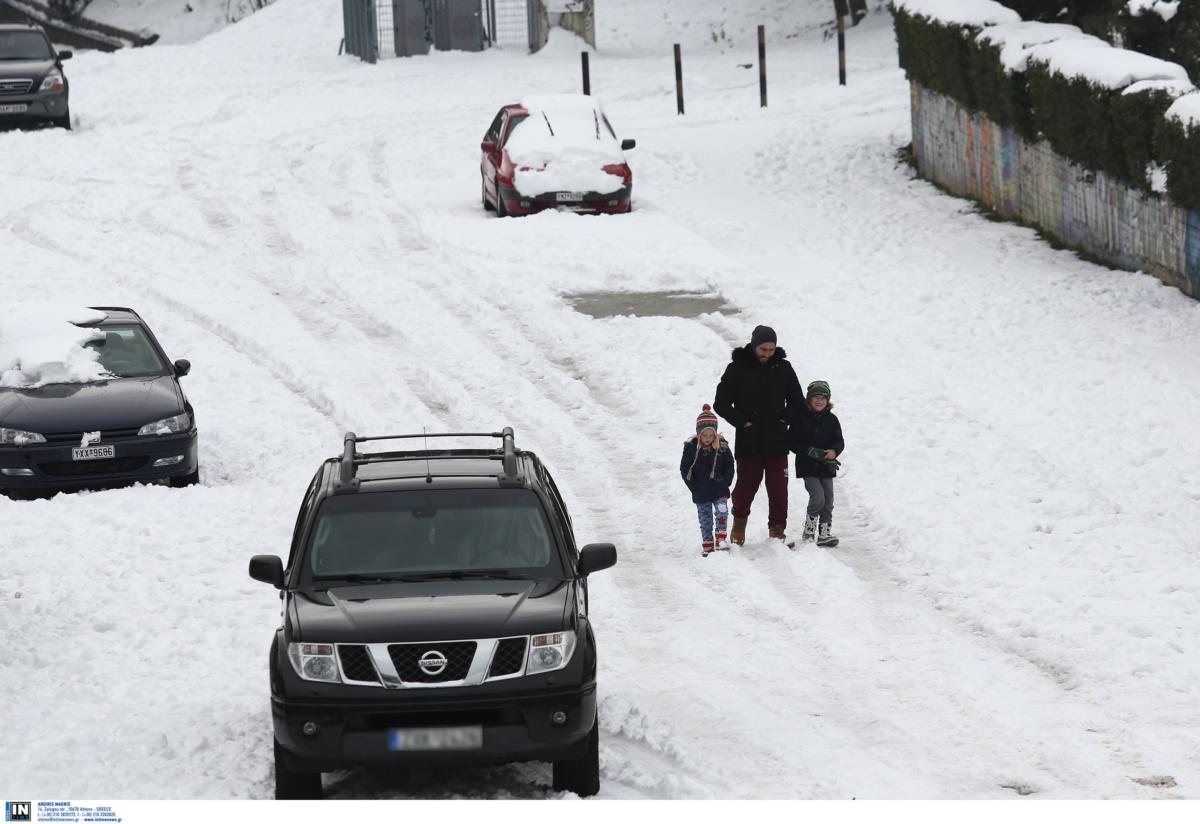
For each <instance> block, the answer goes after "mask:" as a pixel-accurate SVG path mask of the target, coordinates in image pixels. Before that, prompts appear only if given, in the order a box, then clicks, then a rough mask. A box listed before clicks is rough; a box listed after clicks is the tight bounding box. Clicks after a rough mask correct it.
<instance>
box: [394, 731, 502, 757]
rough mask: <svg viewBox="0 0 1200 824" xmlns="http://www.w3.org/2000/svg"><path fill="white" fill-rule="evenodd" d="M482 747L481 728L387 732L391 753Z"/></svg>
mask: <svg viewBox="0 0 1200 824" xmlns="http://www.w3.org/2000/svg"><path fill="white" fill-rule="evenodd" d="M482 746H483V727H480V726H474V727H424V728H408V729H402V730H388V748H389V749H391V750H393V751H397V752H399V751H404V752H414V751H420V750H477V749H479V748H481V747H482Z"/></svg>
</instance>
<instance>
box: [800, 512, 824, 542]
mask: <svg viewBox="0 0 1200 824" xmlns="http://www.w3.org/2000/svg"><path fill="white" fill-rule="evenodd" d="M819 517H820V516H819V515H814V516H812V517H811V518H809V517H806V518H805V519H804V534H803V535H801V536H800V537H801V540H804V541H811V540H813V539H814V538H816V537H817V519H818V518H819Z"/></svg>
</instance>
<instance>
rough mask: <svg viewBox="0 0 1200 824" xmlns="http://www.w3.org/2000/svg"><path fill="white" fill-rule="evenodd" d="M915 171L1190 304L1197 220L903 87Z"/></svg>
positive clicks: (1199, 274) (1198, 289) (1196, 282)
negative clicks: (1154, 280) (1173, 290)
mask: <svg viewBox="0 0 1200 824" xmlns="http://www.w3.org/2000/svg"><path fill="white" fill-rule="evenodd" d="M912 126H913V154H914V155H915V157H916V161H917V169H918V171H919V172H920V173H921V175H922V176H923V177H926V178H928V179H930V180H932V181H934V182H935V183H937V184H939V185H941V186H942V187H944V188H946V189H948V190H949V191H951V192H954V193H955V194H957V195H960V196H962V197H971V198H974V199H975V200H978V201H980V202H982V203H983V204H984V205H985V206H987V207H988V208H990V209H992V210H994V211H996V212H997V213H999V214H1001V215H1003V216H1005V217H1009V218H1015V219H1017V220H1020V221H1022V222H1024V223H1026V224H1029V225H1030V226H1035V227H1037V228H1039V229H1042V230H1044V231H1045V232H1047V233H1048V234H1050V235H1053V236H1054V237H1056V238H1057V239H1058V240H1059V241H1061V242H1062V243H1065V244H1067V245H1068V246H1072V247H1075V248H1079V249H1082V250H1084V251H1086V252H1088V253H1089V254H1091V255H1094V256H1096V257H1097V258H1099V259H1101V260H1104V261H1106V262H1108V263H1110V264H1112V265H1113V266H1117V267H1120V268H1122V269H1131V270H1140V271H1144V272H1149V273H1151V274H1153V275H1155V276H1156V277H1158V279H1159V280H1161V281H1163V282H1164V283H1167V284H1169V285H1171V286H1177V287H1179V288H1180V289H1181V290H1183V291H1184V292H1185V293H1187V294H1188V295H1191V296H1192V297H1194V298H1200V212H1194V211H1188V210H1187V209H1182V208H1179V207H1177V206H1175V205H1173V204H1172V203H1171V202H1170V201H1169V200H1168V199H1167V198H1166V197H1165V196H1156V195H1150V194H1145V193H1143V192H1140V191H1138V190H1136V189H1132V188H1129V187H1126V186H1125V185H1124V184H1123V183H1121V182H1120V181H1118V180H1115V179H1113V178H1112V177H1110V176H1108V175H1105V174H1104V173H1102V172H1092V171H1090V170H1088V169H1084V168H1082V167H1081V166H1078V165H1076V164H1074V163H1072V162H1071V161H1069V160H1067V159H1066V158H1064V157H1062V156H1061V155H1059V154H1056V153H1055V152H1054V150H1053V149H1051V148H1050V145H1049V144H1048V143H1046V142H1045V141H1039V142H1037V143H1029V142H1027V141H1026V140H1024V139H1022V138H1021V137H1020V136H1019V135H1018V134H1017V133H1016V132H1015V131H1014V130H1013V129H1006V128H1003V127H1001V126H998V125H996V124H995V123H993V122H992V121H990V120H988V118H986V117H984V116H983V115H981V114H978V113H976V112H972V111H970V110H969V109H964V108H963V107H962V106H960V105H959V104H958V103H956V102H955V101H954V100H952V99H951V98H949V97H945V96H944V95H940V94H938V93H936V92H932V91H930V90H929V89H926V88H925V87H923V86H921V85H920V84H918V83H913V84H912Z"/></svg>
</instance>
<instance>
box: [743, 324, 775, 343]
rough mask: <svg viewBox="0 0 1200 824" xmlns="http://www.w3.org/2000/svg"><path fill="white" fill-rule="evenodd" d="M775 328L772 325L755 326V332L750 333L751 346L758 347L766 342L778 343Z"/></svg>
mask: <svg viewBox="0 0 1200 824" xmlns="http://www.w3.org/2000/svg"><path fill="white" fill-rule="evenodd" d="M777 340H778V339H777V338H776V337H775V330H774V329H772V328H771V327H770V326H755V327H754V333H753V334H752V335H750V348H751V349H757V348H758V347H759V346H760V345H762V344H764V343H776V342H777Z"/></svg>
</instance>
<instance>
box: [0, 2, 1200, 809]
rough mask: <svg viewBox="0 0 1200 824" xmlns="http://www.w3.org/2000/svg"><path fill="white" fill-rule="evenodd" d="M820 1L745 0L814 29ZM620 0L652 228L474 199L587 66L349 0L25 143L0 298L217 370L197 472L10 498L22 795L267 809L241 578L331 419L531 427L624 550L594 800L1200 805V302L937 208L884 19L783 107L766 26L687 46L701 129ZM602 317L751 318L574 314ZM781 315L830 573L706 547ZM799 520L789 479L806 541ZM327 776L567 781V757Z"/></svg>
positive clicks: (335, 437) (796, 67)
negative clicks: (711, 455)
mask: <svg viewBox="0 0 1200 824" xmlns="http://www.w3.org/2000/svg"><path fill="white" fill-rule="evenodd" d="M696 2H697V3H698V4H700V0H696ZM675 5H676V6H677V5H678V4H675ZM703 5H704V6H705V8H708V7H709V6H712V7H713V8H716V7H717V6H719V5H721V4H719V3H717V2H716V0H711V2H710V0H704V3H703ZM802 5H803V8H801V10H799V11H797V10H795V9H793V10H792V11H791V12H788V13H787V14H785V12H784V11H783V10H784V9H785V8H786V7H788V4H787V3H785V2H784V0H769V1H768V0H764V2H761V3H758V4H756V5H755V6H754V8H755V9H757V8H758V7H759V6H761V7H762V8H763V9H764V10H766V11H765V12H764V13H770V14H773V15H775V17H774V18H772V19H780V20H782V19H784V18H785V17H787V19H789V20H792V22H793V23H794V18H795V17H805V16H806V15H807V17H808V18H811V19H812V20H814V21H820V20H822V15H821V13H817V12H815V11H814V12H810V11H809V10H808V7H807V5H806V4H802ZM812 5H813V7H814V8H815V7H816V6H818V5H819V6H820V7H821V9H822V10H823V9H824V6H825V5H826V4H825V3H824V2H821V3H819V4H817V3H813V4H812ZM614 6H616V7H617V8H618V10H620V11H621V14H620V15H617V17H619V18H620V19H621V20H622V21H624V23H625V24H626V25H628V26H629V28H630V29H631V30H633V29H636V30H639V31H642V32H643V35H642V37H643V40H641V41H639V40H637V39H636V38H632V39H630V37H628V36H622V37H618V36H616V35H615V34H613V35H610V41H609V42H613V43H615V44H616V46H614V47H613V48H612V49H611V50H608V51H605V50H602V51H601V52H600V53H599V54H597V55H593V57H592V75H593V81H592V82H593V90H594V91H595V92H596V93H597V94H598V95H599V96H601V97H602V99H603V100H604V101H605V103H606V105H607V108H608V112H609V115H610V118H611V119H612V121H613V123H614V125H615V126H616V127H617V129H618V131H619V132H620V136H621V137H634V138H636V139H637V140H638V145H639V148H638V149H637V150H635V151H634V152H633V153H632V154H631V164H632V165H633V166H634V171H635V206H636V211H635V212H634V213H633V214H632V215H628V216H617V217H595V218H585V217H578V216H574V215H569V214H543V215H539V216H536V217H533V218H528V219H521V220H497V219H495V218H492V217H490V216H489V215H485V213H484V212H483V210H482V209H481V208H480V205H479V194H478V185H479V180H478V173H477V163H478V140H479V137H480V135H481V134H482V132H483V130H484V128H485V127H486V125H487V122H488V121H489V119H490V117H491V116H492V115H493V114H494V112H495V110H496V109H497V108H498V107H499V106H500V105H502V104H505V103H509V102H512V100H513V99H515V98H516V97H518V96H519V95H520V94H522V93H523V92H525V91H526V90H530V91H551V92H555V91H573V90H574V84H575V83H576V80H577V65H578V48H577V47H576V45H575V44H574V43H573V42H571V41H570V40H568V39H565V38H556V39H555V41H554V42H552V43H551V45H550V47H549V48H548V49H547V50H546V51H544V52H543V53H541V54H539V55H537V56H534V57H525V56H517V55H513V54H501V53H488V54H483V55H466V54H435V55H433V56H431V57H429V58H422V59H417V60H398V61H396V60H393V61H386V62H383V63H380V64H378V65H376V66H367V65H365V64H359V63H357V62H354V61H351V60H348V59H341V58H337V57H336V56H334V55H332V51H333V50H334V48H335V47H336V39H337V37H336V34H335V33H336V32H337V31H338V30H339V29H340V16H339V15H338V14H336V9H333V8H332V7H330V6H329V4H327V3H321V2H317V0H279V2H278V3H277V4H276V5H275V6H273V7H271V8H269V9H268V10H266V11H264V12H261V13H259V14H257V15H255V16H254V17H252V18H250V19H248V20H246V21H244V22H243V23H241V24H239V25H237V26H234V27H231V28H230V29H227V30H225V31H223V32H221V33H219V34H217V35H214V36H212V37H210V38H208V39H206V40H204V41H201V42H200V43H198V44H196V45H193V46H186V47H156V48H153V49H146V50H141V51H137V52H129V53H124V54H116V55H87V56H83V57H81V58H80V59H78V60H77V61H75V62H74V63H73V64H71V66H70V69H71V72H72V74H71V77H72V83H73V86H72V97H73V101H72V109H73V111H74V113H75V115H76V118H77V120H78V126H77V128H76V131H75V132H73V133H71V134H63V133H45V132H43V133H28V134H26V133H0V157H3V158H4V161H3V167H4V170H3V171H2V172H0V192H2V193H3V194H2V197H0V278H2V281H0V286H2V292H0V294H2V295H4V296H5V297H8V296H11V295H38V296H39V297H44V298H47V299H53V300H60V301H63V300H65V301H72V302H74V303H78V304H89V305H103V304H107V305H114V304H115V305H131V306H135V307H137V308H138V309H139V310H140V311H141V312H142V313H143V314H144V315H145V316H146V317H147V318H148V319H149V321H150V323H151V324H152V325H153V326H154V328H155V329H156V330H157V332H158V335H159V338H160V339H161V340H162V341H163V343H164V346H165V347H166V348H167V350H168V354H169V355H171V356H172V357H187V358H189V359H191V361H192V362H193V364H194V369H193V372H192V374H191V375H190V376H189V377H188V378H187V379H186V387H187V389H188V392H189V396H190V398H191V400H192V402H193V404H194V405H195V407H196V409H197V414H198V421H199V426H200V430H201V459H202V462H203V467H204V471H205V480H204V485H203V486H202V487H198V488H192V489H187V490H167V489H163V488H137V489H124V490H114V491H109V492H103V493H94V494H83V495H70V496H59V497H57V498H54V499H52V500H49V501H34V502H20V503H17V502H10V501H7V500H2V499H0V525H2V529H3V532H2V535H3V538H2V543H0V553H2V560H3V563H2V564H0V637H3V638H5V639H6V641H7V647H8V650H7V654H6V655H5V656H3V658H2V660H0V695H3V701H2V702H0V705H2V706H3V722H4V724H5V728H6V731H7V733H8V734H9V735H10V736H16V737H18V738H19V739H20V740H24V741H26V742H28V743H27V746H26V747H25V749H24V750H23V751H22V752H21V753H19V754H18V753H16V752H15V751H13V750H12V749H6V750H5V754H4V755H3V756H0V774H3V775H5V776H6V779H7V781H8V782H11V783H10V787H11V789H12V790H13V792H10V793H9V795H10V796H13V795H14V793H15V794H16V795H25V796H31V797H58V796H71V797H79V798H105V797H112V798H155V797H164V798H196V797H209V798H220V797H267V796H269V794H270V791H271V782H270V770H271V766H270V764H271V749H270V717H269V708H268V698H267V697H268V690H267V682H266V671H265V669H266V668H265V664H266V652H267V645H268V643H269V640H270V635H271V631H272V629H273V627H274V626H275V625H276V622H277V618H278V606H277V604H278V602H277V600H276V599H275V598H274V597H273V594H272V592H271V590H270V589H269V588H268V587H266V586H264V585H261V584H257V583H255V582H253V581H251V580H250V579H249V578H248V577H247V576H246V562H247V560H248V559H249V557H250V556H251V555H253V554H256V553H260V552H268V553H277V554H286V547H287V542H288V539H289V536H290V531H291V526H292V523H291V522H292V519H293V517H294V515H295V511H296V508H297V506H298V505H299V500H300V497H301V495H302V493H303V490H304V487H305V485H306V484H307V482H308V479H309V478H310V477H311V474H312V472H313V471H314V470H315V468H316V465H317V464H318V463H319V461H320V460H321V459H323V458H325V457H327V456H328V455H330V454H332V453H334V452H335V451H337V449H338V445H339V443H340V437H341V433H342V432H343V431H345V430H347V429H353V430H355V431H358V432H360V433H373V432H380V431H385V430H386V431H394V430H399V429H411V430H417V429H420V428H421V427H427V428H429V429H430V430H431V431H432V430H452V429H455V428H459V427H478V426H485V427H491V426H500V425H505V424H507V425H511V426H513V427H514V428H515V429H516V432H517V439H518V443H519V445H521V446H524V447H526V448H530V449H532V450H534V451H536V452H537V453H538V454H539V455H540V456H541V457H542V458H543V460H545V461H546V462H547V464H548V465H549V467H550V468H551V470H552V471H553V472H554V474H555V477H556V478H557V479H558V481H559V484H560V486H561V487H562V489H563V492H564V495H565V497H566V498H567V501H568V504H569V505H570V506H571V507H572V513H573V516H574V519H575V526H576V531H577V534H578V535H579V537H580V538H581V540H583V541H585V542H586V541H591V540H611V541H613V542H614V543H616V544H617V546H618V548H619V552H620V562H619V564H618V566H617V567H616V568H615V569H613V570H611V571H608V572H605V573H603V574H601V575H598V576H597V577H596V578H595V580H594V582H593V584H592V595H593V599H592V600H593V616H594V620H595V621H596V623H597V626H598V627H599V644H600V648H601V661H602V664H601V666H602V684H601V690H602V696H601V724H602V730H603V736H602V745H601V763H602V774H603V778H604V781H605V783H604V789H603V791H602V797H612V798H619V797H669V798H678V797H687V798H693V797H700V798H702V797H737V798H849V797H858V798H1005V797H1017V796H1018V795H1032V796H1033V797H1052V798H1084V797H1086V798H1162V797H1174V796H1183V797H1190V798H1196V797H1200V721H1198V719H1197V717H1196V714H1195V707H1196V706H1197V699H1198V698H1200V686H1197V685H1198V684H1200V659H1198V658H1197V657H1196V655H1195V650H1196V649H1197V646H1198V644H1197V642H1198V641H1200V638H1198V635H1200V631H1198V627H1200V615H1198V607H1200V558H1198V554H1200V548H1198V545H1197V540H1196V538H1195V535H1194V526H1193V525H1194V524H1195V523H1196V522H1197V520H1198V518H1200V473H1198V472H1197V471H1196V468H1197V467H1198V466H1200V439H1198V438H1197V437H1196V435H1195V430H1194V424H1193V422H1192V421H1193V418H1192V413H1193V411H1194V410H1195V409H1196V408H1200V363H1198V362H1197V360H1196V358H1195V352H1196V351H1200V304H1197V303H1196V302H1194V301H1190V300H1188V299H1187V298H1184V297H1183V296H1182V295H1180V294H1179V293H1178V292H1176V291H1174V290H1170V289H1167V288H1164V287H1161V286H1160V285H1159V284H1158V283H1157V281H1154V280H1152V279H1150V278H1147V277H1143V276H1138V275H1131V274H1127V273H1120V272H1110V271H1108V270H1106V269H1101V268H1098V267H1094V266H1091V265H1089V264H1086V263H1083V262H1081V261H1079V260H1078V259H1076V258H1075V257H1073V256H1072V255H1070V254H1068V253H1065V252H1055V251H1053V250H1051V249H1050V248H1049V247H1048V246H1047V245H1045V244H1044V243H1042V242H1041V241H1038V240H1037V239H1036V238H1035V237H1034V236H1033V234H1032V233H1031V232H1028V231H1026V230H1023V229H1018V228H1015V227H1012V226H1009V225H1005V224H997V223H991V222H988V221H986V220H985V219H983V218H981V217H980V216H978V215H976V214H973V213H972V212H971V210H970V209H969V207H968V206H967V205H966V204H964V203H963V202H961V201H957V200H953V199H951V198H947V197H945V196H943V195H941V194H939V193H937V192H936V191H935V190H933V189H932V188H931V187H929V186H927V185H925V184H923V183H920V182H917V181H913V180H911V179H910V175H909V173H908V172H907V170H906V169H905V168H903V167H902V166H898V165H897V161H896V150H897V149H898V148H899V147H900V146H902V145H903V144H905V143H907V142H908V139H909V138H908V89H907V85H906V83H905V81H904V78H903V75H902V74H901V72H900V71H899V70H898V69H897V68H896V67H895V66H896V60H895V46H894V42H893V40H892V35H891V31H890V22H889V21H888V20H887V19H886V18H885V17H882V16H881V17H878V18H872V19H871V20H869V21H868V22H867V23H865V24H864V25H863V26H862V27H861V28H860V29H856V30H855V31H853V32H852V34H851V44H852V49H853V51H852V60H851V64H850V71H851V81H852V85H851V86H850V87H848V88H847V89H840V88H839V87H838V86H836V85H835V84H833V83H830V79H831V78H830V75H831V72H830V69H831V68H832V67H833V65H834V64H833V54H832V52H831V51H830V49H831V45H830V43H829V42H827V41H823V40H822V38H821V34H820V32H819V31H818V30H816V29H815V28H805V27H804V26H803V25H795V28H796V31H797V33H798V36H797V37H795V38H788V39H784V38H780V39H779V40H778V41H777V42H776V43H774V44H773V45H772V47H771V48H772V51H771V71H772V87H771V104H772V105H771V108H770V109H768V110H766V111H762V110H760V109H759V108H758V100H757V81H756V77H755V76H754V73H753V72H752V71H747V70H745V69H743V68H740V67H739V66H738V65H737V64H738V63H741V62H746V61H748V60H751V59H752V54H753V52H752V49H751V47H750V41H749V40H748V39H746V37H745V33H746V29H747V28H748V27H750V26H752V25H753V24H754V23H755V22H758V20H757V19H755V18H754V17H753V16H747V18H746V19H745V20H744V21H742V22H743V23H744V24H745V25H744V26H743V27H742V30H741V31H740V32H735V31H731V32H730V34H731V35H732V36H733V37H735V39H736V38H737V37H741V41H740V46H741V49H740V50H738V51H731V50H729V49H728V47H726V46H720V45H712V42H711V40H710V38H709V37H708V36H707V35H708V33H707V32H704V31H695V30H693V31H691V32H690V33H688V34H687V35H686V37H690V38H691V39H690V40H686V39H685V42H686V43H688V44H689V50H688V56H687V62H686V66H687V72H688V73H687V88H688V95H689V98H688V116H687V117H686V118H677V117H676V116H675V114H674V101H673V97H672V95H673V78H672V75H671V65H670V54H669V50H661V49H657V50H655V51H653V52H651V51H649V46H648V45H647V44H648V43H651V42H654V41H652V40H651V38H652V37H653V36H655V35H654V33H655V32H657V31H660V30H661V27H662V26H664V25H674V23H664V22H663V20H662V19H660V18H661V12H660V13H658V14H654V13H650V12H646V11H643V10H642V9H644V6H641V7H639V4H638V3H637V2H636V0H624V2H622V3H615V2H614ZM666 6H667V7H668V8H671V9H673V13H677V12H678V9H675V8H674V6H672V4H670V3H668V4H666ZM750 7H751V5H750V4H747V8H750ZM746 14H747V15H751V14H752V12H750V11H747V12H746ZM639 15H641V17H639ZM788 15H790V17H788ZM638 24H640V25H638ZM656 27H657V28H656ZM732 28H733V27H732V25H731V29H732ZM779 28H785V27H784V26H782V25H781V26H779ZM664 36H665V35H664ZM713 39H716V38H713ZM705 41H709V45H708V46H703V45H702V44H703V43H704V42H705ZM601 42H602V44H603V43H604V42H605V40H604V39H603V36H602V39H601ZM664 42H668V41H664ZM132 101H139V105H137V106H131V102H132ZM14 170H15V171H14ZM595 290H627V291H660V290H686V291H695V292H701V293H720V294H721V295H723V296H725V298H727V299H728V300H729V302H730V303H731V304H732V305H733V306H735V307H736V308H737V309H738V310H739V313H738V314H735V315H728V316H727V315H720V314H715V313H714V314H709V315H704V316H701V317H699V318H695V319H684V318H668V317H649V318H647V317H643V318H635V317H622V318H612V319H605V320H597V319H593V318H591V317H588V316H586V315H584V314H581V313H578V312H576V311H574V310H573V309H572V308H571V305H570V302H569V301H568V300H567V299H566V298H565V296H566V295H570V294H573V293H575V292H581V291H595ZM756 323H768V324H770V325H772V326H774V327H775V328H776V329H778V330H779V332H780V343H781V345H783V346H784V347H785V348H786V349H788V350H789V353H790V357H791V360H792V361H793V362H794V363H795V365H796V368H797V372H798V373H799V375H800V378H801V381H802V382H804V383H807V382H808V381H810V380H813V379H817V378H822V379H827V380H829V381H830V382H831V384H832V386H833V395H834V398H833V400H834V403H835V405H836V407H837V410H838V413H839V415H840V417H841V419H842V423H843V427H844V428H845V430H846V433H847V448H848V451H847V453H846V457H845V461H844V463H845V470H846V471H845V473H844V477H843V478H842V479H841V480H839V481H838V495H839V503H838V509H837V512H836V515H835V518H836V524H837V527H838V531H839V533H840V534H841V535H842V543H841V545H840V546H839V547H838V548H837V549H835V550H831V551H826V550H818V549H816V548H814V547H812V546H811V545H809V546H805V547H802V548H801V550H800V551H799V552H796V553H791V552H788V551H787V550H784V549H781V548H778V547H774V546H770V545H769V544H768V541H767V538H766V525H765V517H764V511H763V510H764V509H765V501H762V502H761V504H760V506H759V507H758V508H757V509H756V510H755V514H754V515H753V516H752V518H751V536H750V537H751V540H750V541H749V542H748V543H747V546H746V548H745V550H744V551H742V552H735V553H732V554H730V555H723V554H720V555H717V556H713V557H711V558H707V559H701V558H700V557H699V552H698V548H699V545H698V541H699V539H698V535H697V534H696V533H697V530H696V528H695V526H694V513H693V510H692V507H691V505H690V503H689V501H688V498H687V496H686V491H685V490H684V488H683V486H682V484H681V483H680V481H679V480H678V476H677V472H676V466H677V462H678V455H679V449H680V447H681V445H682V440H683V438H684V437H685V436H686V435H687V433H688V431H689V429H690V428H691V423H692V421H693V419H694V417H695V415H696V413H697V412H698V411H699V408H700V405H701V404H702V403H704V402H705V401H709V400H711V395H712V391H713V388H714V387H715V384H716V380H717V378H718V377H719V375H720V372H721V370H722V369H723V367H724V363H725V362H726V360H727V359H728V356H729V350H730V348H731V347H733V346H736V345H739V344H741V343H743V342H744V341H745V340H746V339H747V337H748V334H749V331H750V329H751V328H752V327H753V326H754V325H755V324H756ZM802 506H803V488H802V486H801V485H800V484H798V483H796V482H795V481H793V483H792V508H793V509H792V516H793V517H792V520H793V530H794V531H798V520H799V512H800V510H801V509H802ZM1168 776H1169V777H1170V780H1169V781H1168V780H1166V778H1165V777H1168ZM326 782H327V791H328V792H329V793H330V794H331V795H332V796H334V797H339V798H360V797H367V798H371V797H411V796H422V797H444V796H467V797H495V796H503V797H529V796H535V797H540V796H547V795H553V793H552V792H551V790H550V789H549V767H548V766H546V765H540V764H532V765H523V766H511V767H501V768H490V769H480V770H468V771H463V772H458V773H444V772H429V773H408V774H403V775H398V776H389V775H386V774H383V775H381V774H378V773H368V772H363V771H351V772H347V773H341V774H338V775H335V776H332V777H328V776H327V778H326Z"/></svg>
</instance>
